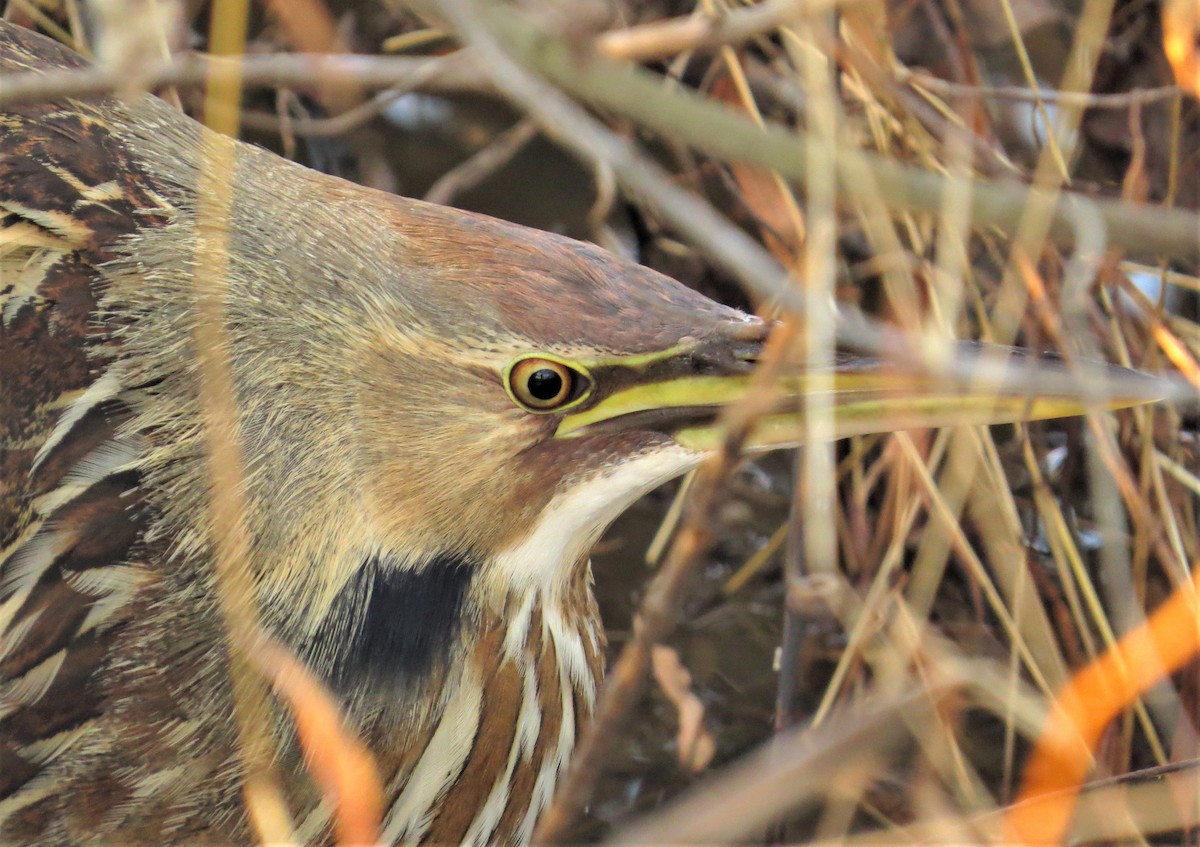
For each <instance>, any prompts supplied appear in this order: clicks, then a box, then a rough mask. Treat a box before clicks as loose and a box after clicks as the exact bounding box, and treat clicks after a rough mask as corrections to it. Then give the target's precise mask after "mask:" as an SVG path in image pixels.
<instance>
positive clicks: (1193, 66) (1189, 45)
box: [1162, 0, 1200, 97]
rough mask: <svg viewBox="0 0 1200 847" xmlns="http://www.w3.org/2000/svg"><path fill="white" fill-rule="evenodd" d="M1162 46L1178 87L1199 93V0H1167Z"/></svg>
mask: <svg viewBox="0 0 1200 847" xmlns="http://www.w3.org/2000/svg"><path fill="white" fill-rule="evenodd" d="M1162 28H1163V50H1164V52H1166V54H1167V59H1169V60H1170V62H1171V69H1172V70H1173V71H1174V72H1175V81H1176V82H1178V83H1179V87H1180V88H1182V89H1183V90H1184V91H1187V92H1188V93H1189V94H1191V95H1192V96H1193V97H1200V0H1166V2H1164V3H1163V7H1162Z"/></svg>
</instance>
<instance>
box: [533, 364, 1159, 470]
mask: <svg viewBox="0 0 1200 847" xmlns="http://www.w3.org/2000/svg"><path fill="white" fill-rule="evenodd" d="M950 352H951V356H950V357H949V358H948V359H947V361H948V362H951V363H952V364H953V367H951V368H948V369H945V371H946V372H945V373H931V372H929V371H924V372H920V373H918V372H914V371H912V370H905V369H902V368H899V367H897V366H892V365H888V364H886V363H885V362H883V361H881V360H879V359H871V358H850V357H843V358H841V359H839V360H838V361H837V362H835V363H834V364H833V365H832V366H831V367H829V368H826V369H824V370H808V371H805V372H801V373H796V372H792V373H788V374H785V375H782V376H780V377H779V378H777V379H775V380H774V381H772V382H764V381H763V380H761V379H758V378H757V377H756V376H755V375H754V374H753V373H748V372H747V371H746V369H745V367H744V366H743V367H740V368H738V369H737V371H736V372H730V373H727V374H713V373H711V372H710V373H705V374H695V373H692V374H688V373H680V374H678V375H673V376H671V377H669V378H665V379H656V380H653V381H642V382H635V383H634V384H632V385H628V386H627V387H622V388H621V389H620V390H617V391H614V392H612V393H610V394H608V395H607V396H604V397H603V398H602V399H600V400H599V401H598V402H596V403H594V404H592V405H590V406H587V407H584V408H581V409H580V410H579V411H578V412H574V413H572V414H568V415H566V416H564V417H563V419H562V421H561V422H560V423H559V426H558V429H557V431H556V437H559V438H572V437H578V436H584V435H590V434H598V433H602V432H619V431H631V430H650V431H661V432H665V433H668V434H669V435H671V436H672V437H673V438H674V439H675V440H676V441H677V442H679V443H680V444H681V445H683V446H684V447H687V448H689V449H693V450H697V451H709V450H714V449H716V448H717V447H719V446H720V444H721V443H722V441H723V439H724V437H725V429H726V427H725V425H724V419H723V418H722V417H721V415H720V411H721V409H722V408H724V407H726V406H730V405H733V404H738V403H743V402H749V401H751V400H752V398H757V402H756V408H759V409H764V413H763V414H761V415H759V416H758V417H757V418H756V420H755V422H754V424H753V426H752V428H751V429H750V431H749V433H748V436H747V438H746V441H745V444H744V447H745V449H747V450H755V451H757V450H771V449H777V448H782V447H790V446H795V445H797V444H800V443H803V442H804V441H805V439H806V434H807V432H808V428H807V427H806V423H805V414H806V412H807V411H808V410H810V409H812V408H824V409H828V412H827V413H826V414H828V424H827V425H826V427H822V429H823V430H824V431H825V432H826V433H827V434H828V435H829V436H830V437H831V438H833V439H838V438H846V437H848V436H851V435H864V434H867V433H873V432H894V431H899V430H906V429H918V428H925V427H946V426H969V425H981V424H1002V423H1012V422H1015V421H1032V420H1044V419H1047V418H1061V417H1069V416H1072V415H1082V414H1085V413H1087V412H1089V411H1103V410H1108V409H1121V408H1127V407H1129V406H1137V405H1141V404H1144V403H1153V402H1155V401H1157V400H1160V399H1162V398H1163V397H1165V396H1167V395H1168V394H1169V391H1170V389H1169V385H1168V384H1167V383H1166V382H1165V381H1163V380H1160V379H1157V378H1155V377H1151V376H1148V375H1146V374H1142V373H1140V372H1138V371H1132V370H1129V369H1127V368H1121V367H1117V366H1115V365H1108V364H1104V363H1097V362H1092V361H1084V362H1076V363H1075V364H1074V365H1068V364H1067V363H1065V362H1063V361H1061V360H1058V359H1038V358H1035V357H1033V356H1031V355H1030V354H1028V353H1027V352H1025V351H1021V350H1018V349H1015V348H1010V347H1001V346H997V345H986V344H978V343H974V342H954V343H952V344H951V345H950ZM731 370H732V369H731ZM821 401H823V402H821Z"/></svg>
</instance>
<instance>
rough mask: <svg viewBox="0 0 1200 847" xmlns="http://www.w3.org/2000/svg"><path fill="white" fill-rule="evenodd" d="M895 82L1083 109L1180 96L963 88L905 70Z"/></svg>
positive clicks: (1168, 90)
mask: <svg viewBox="0 0 1200 847" xmlns="http://www.w3.org/2000/svg"><path fill="white" fill-rule="evenodd" d="M895 73H896V79H897V81H898V82H901V83H904V84H906V85H912V86H914V87H920V88H924V89H925V90H926V91H931V92H933V93H935V94H940V95H944V96H947V97H957V98H965V99H970V100H1015V101H1017V102H1021V103H1035V102H1037V101H1039V100H1040V101H1042V102H1043V103H1054V104H1056V105H1063V106H1079V107H1082V108H1085V109H1129V108H1132V107H1134V106H1142V105H1145V104H1147V103H1160V102H1162V101H1164V100H1174V99H1176V98H1178V97H1182V96H1183V90H1182V89H1181V88H1180V87H1179V86H1177V85H1162V86H1158V87H1156V88H1135V89H1134V90H1132V91H1124V92H1121V93H1119V94H1091V93H1086V92H1078V91H1045V90H1039V91H1038V92H1036V93H1035V92H1033V91H1030V90H1029V89H1028V88H1025V87H1024V86H1019V85H996V86H987V85H963V84H961V83H957V82H950V81H949V80H945V79H942V78H941V77H936V76H933V75H932V74H925V73H920V72H918V71H912V70H909V69H907V68H900V69H898V70H897V71H896V72H895Z"/></svg>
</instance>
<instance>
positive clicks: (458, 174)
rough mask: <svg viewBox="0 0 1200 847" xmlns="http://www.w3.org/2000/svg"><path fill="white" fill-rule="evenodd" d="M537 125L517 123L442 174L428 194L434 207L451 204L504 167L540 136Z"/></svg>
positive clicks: (523, 121)
mask: <svg viewBox="0 0 1200 847" xmlns="http://www.w3.org/2000/svg"><path fill="white" fill-rule="evenodd" d="M537 131H538V130H537V124H535V123H534V122H533V121H531V120H529V119H528V118H526V119H524V120H520V121H517V122H516V123H515V124H513V125H512V126H511V127H509V128H508V129H506V130H504V132H502V133H500V134H499V135H497V136H496V137H495V138H494V139H492V142H491V143H490V144H488V145H487V146H486V147H484V148H483V149H482V150H480V151H478V152H477V153H475V155H473V156H471V157H470V158H468V159H467V160H466V161H464V162H462V163H460V164H458V165H456V166H455V167H453V168H451V169H450V170H448V171H446V172H445V173H444V174H442V175H441V176H440V177H439V178H438V180H437V182H435V183H434V184H433V185H432V186H431V187H430V189H429V191H427V192H425V199H426V200H428V201H429V202H430V203H441V204H443V205H445V204H448V203H450V202H451V201H452V200H453V199H454V198H455V197H457V196H458V195H459V194H462V193H463V192H464V191H470V190H471V189H472V188H474V187H475V186H476V185H478V184H479V183H481V182H483V181H484V180H485V179H487V178H488V176H490V175H491V174H493V173H495V172H496V171H497V170H499V169H500V168H502V167H504V166H505V165H506V164H508V163H509V162H510V161H512V158H513V156H515V155H517V153H519V152H520V151H521V149H522V148H523V147H524V146H525V145H526V144H528V143H529V142H530V141H532V140H533V139H534V137H535V136H536V135H537Z"/></svg>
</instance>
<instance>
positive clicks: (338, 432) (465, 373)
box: [0, 21, 1146, 844]
mask: <svg viewBox="0 0 1200 847" xmlns="http://www.w3.org/2000/svg"><path fill="white" fill-rule="evenodd" d="M82 65H83V62H82V60H80V59H79V58H78V57H76V56H75V55H73V54H72V53H70V52H69V51H67V50H65V49H64V48H62V47H60V46H58V45H56V44H54V43H53V42H50V41H49V40H47V39H45V38H42V37H40V36H37V35H34V34H32V33H30V32H28V31H26V30H23V29H20V28H18V27H15V26H12V25H10V24H7V23H5V22H3V21H0V72H3V73H5V74H11V73H17V72H23V71H28V70H36V69H43V68H63V67H81V66H82ZM205 133H206V130H203V129H202V128H201V127H200V126H199V125H198V124H196V123H194V122H192V121H190V120H189V119H187V118H185V117H183V116H182V115H180V114H179V113H178V112H176V111H174V110H172V109H171V108H170V107H168V106H167V105H166V104H164V103H162V102H160V101H158V100H157V99H155V98H153V97H151V96H149V95H142V96H137V97H134V98H132V99H128V100H118V99H115V98H104V99H98V100H95V101H88V102H84V101H78V100H65V101H60V102H54V103H45V104H35V105H22V106H17V107H14V108H12V109H10V110H8V111H5V112H0V841H2V842H5V843H61V842H81V843H110V842H114V841H123V842H141V843H168V842H169V843H184V842H189V841H191V842H198V843H213V842H226V841H235V842H242V843H245V842H249V841H251V840H252V838H253V835H252V833H251V831H250V828H249V826H248V824H247V820H246V814H245V811H244V809H243V807H242V799H241V783H242V774H241V765H240V760H239V757H238V750H237V743H236V736H235V728H234V725H233V720H232V717H231V715H232V712H233V710H232V704H231V693H230V678H229V671H228V655H229V647H228V637H227V634H226V631H225V628H224V627H223V625H222V621H221V617H220V614H219V613H218V608H217V602H216V599H215V592H214V578H215V577H214V568H213V562H212V557H213V547H214V539H216V538H219V537H220V534H221V533H222V532H224V531H225V528H224V527H222V526H219V525H214V520H213V519H212V517H211V515H210V509H209V491H210V483H209V479H208V476H207V474H206V472H205V465H204V442H203V438H202V436H203V433H204V429H203V425H202V421H201V409H200V404H199V399H198V379H199V375H198V371H197V366H196V361H197V355H196V351H195V349H194V346H193V345H194V343H195V342H194V340H193V335H192V331H193V328H194V327H195V325H196V322H197V309H196V304H195V299H196V298H195V287H194V285H193V281H194V280H193V276H194V272H195V270H196V269H197V268H198V267H200V266H201V265H202V264H203V263H205V262H206V261H210V260H211V256H208V255H205V254H204V253H203V252H202V251H199V250H198V249H197V241H198V239H197V228H198V214H197V196H196V191H197V189H196V185H197V182H198V178H199V174H200V170H201V167H202V152H201V148H202V145H203V142H204V139H205V137H206V136H205ZM233 185H234V195H233V207H232V219H231V222H230V226H229V260H230V266H229V273H228V292H227V296H226V304H225V306H226V326H225V331H226V333H227V334H228V337H229V344H230V349H229V354H230V358H231V368H232V376H233V382H234V387H235V394H236V397H235V400H236V406H237V421H236V423H237V431H238V440H239V442H240V446H241V450H242V454H243V456H244V457H245V468H244V470H245V501H246V514H245V521H246V525H247V527H248V531H249V536H250V546H251V551H250V553H251V555H250V562H251V564H250V569H251V571H252V573H251V574H250V579H251V584H252V585H253V586H254V591H255V595H256V596H255V600H256V602H257V605H258V607H259V610H260V614H261V616H262V624H263V626H264V628H265V629H266V630H268V631H269V632H270V633H271V634H272V635H273V636H274V637H275V638H276V639H278V640H279V641H281V642H282V643H283V644H285V645H286V646H287V647H288V648H290V649H291V650H292V651H293V652H295V654H296V655H298V656H299V657H300V658H301V659H302V660H303V661H304V662H305V663H306V664H307V665H308V666H309V667H310V668H311V669H312V671H313V672H314V673H315V674H316V675H317V676H318V677H320V678H321V679H322V680H323V681H324V682H325V684H326V685H327V686H328V687H329V689H330V690H331V691H332V693H333V694H334V696H335V697H336V699H337V700H338V702H339V703H340V705H341V707H342V709H343V711H344V714H345V717H346V720H347V722H348V724H349V726H350V727H351V728H352V729H353V730H354V731H355V732H357V733H358V734H359V735H360V736H361V737H362V739H363V740H364V742H365V743H366V745H367V746H368V748H369V749H370V750H371V751H372V753H373V754H374V756H375V759H376V761H377V764H378V768H379V772H380V776H381V779H382V781H383V785H384V793H385V798H384V799H385V812H384V816H383V821H382V830H381V831H382V835H383V838H384V840H386V841H389V842H397V841H406V842H418V841H425V842H438V843H474V844H482V843H514V844H521V843H524V842H526V841H527V840H528V838H529V836H530V833H531V831H532V827H533V825H534V823H535V821H536V817H537V814H538V812H539V811H540V810H541V809H542V808H543V807H544V806H545V804H546V802H547V801H548V799H549V797H550V794H551V792H552V790H553V788H554V784H555V781H556V779H557V778H558V776H559V775H560V774H561V772H562V770H563V769H564V767H565V764H566V761H567V757H568V755H569V753H570V751H571V748H572V745H573V743H574V740H575V737H576V735H577V733H578V732H579V730H580V728H581V726H583V725H584V723H585V722H586V720H587V718H588V716H589V715H590V713H591V710H592V707H593V702H594V698H595V695H596V687H597V683H598V680H599V677H600V674H601V670H602V667H601V657H602V649H603V639H604V635H603V629H602V627H601V625H600V621H599V617H598V614H597V610H596V607H595V602H594V600H593V597H592V593H591V587H590V581H591V575H590V571H589V565H588V550H589V548H590V546H591V544H592V543H593V542H594V541H595V539H596V538H597V537H598V535H599V533H600V532H601V531H603V529H604V527H605V526H606V525H607V524H608V523H609V522H610V521H611V520H612V519H613V518H614V517H616V515H617V514H619V513H620V511H621V510H622V509H624V508H625V507H626V506H627V505H628V504H629V503H631V502H632V501H633V499H634V498H636V497H637V496H638V495H640V494H641V493H643V492H645V491H646V490H648V489H649V488H651V487H653V486H654V485H656V484H658V483H660V482H662V481H664V480H666V479H668V478H670V477H673V476H675V475H678V474H679V473H682V472H683V471H685V470H687V469H688V468H690V467H694V466H695V465H696V464H697V463H698V462H699V461H700V460H701V459H702V457H703V456H704V455H705V451H706V450H707V449H711V445H712V444H713V443H714V441H713V438H712V434H713V428H712V422H713V418H714V409H715V404H716V403H717V402H722V401H728V399H729V398H730V397H731V396H733V395H732V394H730V391H732V390H734V389H736V388H738V387H739V386H741V387H744V385H745V384H746V375H747V373H748V372H749V371H750V369H751V368H752V366H753V362H754V360H755V358H756V356H757V354H758V352H759V351H760V349H761V346H762V343H763V341H764V339H765V336H766V333H767V326H766V325H765V324H764V323H763V322H761V321H759V320H757V319H755V318H751V317H749V316H747V315H744V314H742V313H740V312H736V311H734V310H731V309H727V308H724V307H722V306H719V305H717V304H715V303H712V302H711V301H709V300H707V299H705V298H703V297H701V296H700V295H698V294H696V293H694V292H692V291H690V290H688V289H687V288H685V287H683V286H681V285H679V284H678V283H675V282H673V281H671V280H669V279H666V278H664V277H662V276H660V275H658V274H655V273H653V272H651V271H648V270H646V269H644V268H640V267H638V266H636V265H634V264H632V263H629V262H627V261H624V260H621V259H619V258H617V257H614V256H611V255H609V254H607V253H605V252H603V251H601V250H598V249H597V248H595V247H592V246H589V245H585V244H581V243H578V242H573V241H570V240H568V239H563V238H559V237H556V236H552V235H549V234H546V233H539V232H534V231H531V230H528V229H524V228H521V227H517V226H513V225H510V224H505V223H502V222H499V221H495V220H491V219H488V218H484V217H480V216H476V215H470V214H466V213H463V212H458V211H454V210H449V209H444V208H440V207H437V206H431V205H428V204H424V203H419V202H415V201H411V200H406V199H403V198H400V197H395V196H391V195H386V194H382V193H379V192H375V191H369V190H366V189H363V188H360V187H357V186H353V185H350V184H348V183H345V182H342V181H340V180H337V179H334V178H331V177H327V176H323V175H320V174H317V173H314V172H312V171H309V170H306V169H304V168H301V167H299V166H297V165H294V164H292V163H289V162H286V161H284V160H282V159H280V158H278V157H276V156H274V155H272V154H270V153H267V152H265V151H262V150H259V149H255V148H252V147H249V146H247V145H241V144H239V145H237V146H236V152H235V167H234V172H233ZM204 225H205V223H204V221H203V220H201V221H200V222H199V226H204ZM839 379H844V380H845V383H844V385H842V386H841V387H840V388H839V393H838V395H837V396H838V403H839V405H838V409H839V415H841V414H842V412H843V411H846V414H845V416H844V420H845V425H844V426H842V425H841V424H839V427H840V428H839V429H837V432H838V433H839V434H849V433H852V432H861V431H865V430H868V429H881V430H882V429H888V428H891V427H893V426H901V425H910V426H912V425H921V424H924V423H937V422H950V421H958V420H967V421H970V422H978V423H982V422H988V421H993V420H1005V419H1016V418H1029V417H1044V416H1050V415H1057V414H1063V413H1065V412H1067V411H1071V410H1077V409H1078V407H1079V404H1078V402H1076V401H1072V400H1070V399H1069V398H1066V399H1064V398H1057V399H1055V398H1049V399H1048V400H1045V401H1043V399H1042V398H1037V399H1035V400H1030V398H1026V397H1023V396H1017V395H1013V396H1012V397H1008V398H1004V399H1002V400H997V399H996V398H994V397H992V398H987V400H986V402H985V403H983V404H977V405H976V406H972V405H970V404H969V403H965V402H963V400H962V397H961V396H959V395H956V394H953V393H952V392H951V393H944V392H943V393H939V392H940V391H941V389H940V388H939V387H938V386H937V385H934V384H922V386H923V387H922V388H921V389H920V390H924V391H926V392H928V393H932V394H933V395H935V399H937V401H938V402H937V403H930V402H926V403H924V404H921V405H915V404H910V403H909V397H908V395H905V394H904V393H903V392H898V391H896V390H895V389H894V385H893V384H892V383H890V382H888V381H887V380H881V379H880V378H879V377H878V376H877V375H872V366H871V363H868V362H864V361H861V360H849V359H847V360H845V361H843V362H842V366H841V367H840V369H839ZM793 388H794V384H793ZM843 388H844V390H842V389H843ZM943 394H944V396H943ZM1145 394H1146V392H1145V391H1144V390H1139V391H1134V392H1133V393H1132V394H1131V395H1130V399H1129V400H1128V402H1135V401H1137V400H1140V399H1144V396H1145ZM926 399H927V400H928V398H926ZM967 399H968V400H969V399H970V398H967ZM943 400H944V401H945V403H944V404H943V403H942V401H943ZM859 402H861V403H863V404H865V405H864V406H862V407H859V406H855V404H856V403H859ZM1122 402H1126V401H1121V400H1118V401H1115V402H1114V405H1119V404H1120V403H1122ZM872 404H874V405H872ZM863 408H869V409H875V411H874V412H873V413H871V414H864V413H863V411H862V410H863ZM944 409H948V410H949V411H943V410H944ZM872 415H873V416H872ZM960 416H962V417H960ZM839 420H843V418H839ZM779 422H780V421H776V423H779ZM783 424H784V428H783V429H777V428H771V427H765V426H764V427H763V428H762V429H763V432H762V433H760V434H758V435H754V436H752V437H751V440H750V443H751V445H752V446H759V447H764V448H765V447H771V446H781V445H783V444H787V443H792V442H794V440H795V433H794V430H792V431H788V430H787V429H786V421H784V422H783ZM265 720H266V722H267V723H268V724H269V725H270V727H271V729H272V731H273V733H274V736H275V740H276V742H277V744H278V747H279V770H280V773H281V775H282V779H283V782H284V789H285V793H286V795H287V801H288V805H289V810H290V812H291V814H292V816H293V818H294V820H295V821H296V825H297V828H298V834H299V835H300V837H302V838H303V839H305V840H307V841H313V842H321V841H325V840H328V838H329V832H330V823H329V820H328V815H329V811H328V808H327V807H326V806H325V805H324V804H323V803H322V802H321V799H320V797H319V796H318V794H317V793H316V791H315V789H314V788H313V787H312V786H311V785H310V783H309V781H308V779H307V777H306V776H305V773H304V768H303V766H302V763H301V754H300V751H299V749H298V746H297V742H296V740H295V738H294V733H293V730H292V729H291V727H290V723H289V721H288V719H287V717H286V716H285V714H284V713H283V711H282V709H277V711H276V713H275V714H273V715H271V716H268V717H266V718H265Z"/></svg>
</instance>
